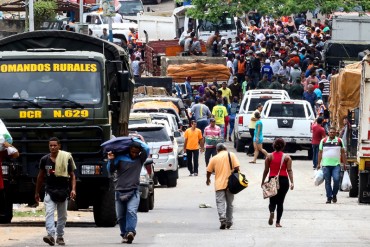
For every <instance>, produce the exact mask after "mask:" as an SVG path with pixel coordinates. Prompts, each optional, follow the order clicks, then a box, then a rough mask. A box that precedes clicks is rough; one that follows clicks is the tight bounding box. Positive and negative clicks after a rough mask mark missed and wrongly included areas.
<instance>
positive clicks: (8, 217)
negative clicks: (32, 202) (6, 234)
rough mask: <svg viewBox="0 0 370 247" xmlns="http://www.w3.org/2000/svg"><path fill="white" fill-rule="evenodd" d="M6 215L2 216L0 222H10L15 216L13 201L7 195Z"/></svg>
mask: <svg viewBox="0 0 370 247" xmlns="http://www.w3.org/2000/svg"><path fill="white" fill-rule="evenodd" d="M4 210H5V212H4V216H0V224H9V223H10V222H11V221H12V218H13V202H12V201H11V200H7V198H6V196H5V207H4Z"/></svg>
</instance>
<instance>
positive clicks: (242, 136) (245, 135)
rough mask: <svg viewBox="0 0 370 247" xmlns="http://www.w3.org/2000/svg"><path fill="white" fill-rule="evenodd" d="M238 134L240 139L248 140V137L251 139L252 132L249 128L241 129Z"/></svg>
mask: <svg viewBox="0 0 370 247" xmlns="http://www.w3.org/2000/svg"><path fill="white" fill-rule="evenodd" d="M237 136H238V139H240V140H248V139H251V134H250V133H249V130H247V131H244V130H243V131H240V132H237Z"/></svg>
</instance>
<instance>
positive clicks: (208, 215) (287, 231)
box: [0, 143, 370, 247]
mask: <svg viewBox="0 0 370 247" xmlns="http://www.w3.org/2000/svg"><path fill="white" fill-rule="evenodd" d="M228 146H229V149H230V150H231V151H233V148H232V146H231V143H229V144H228ZM237 156H238V157H239V159H240V162H241V170H242V171H243V172H244V173H245V174H246V175H247V178H248V180H249V187H248V188H247V189H246V190H244V191H242V192H241V193H240V194H238V195H236V196H235V201H234V226H233V227H232V228H231V229H230V230H219V229H218V228H219V222H218V215H217V211H216V203H215V195H214V191H213V184H212V185H211V186H206V184H205V174H206V172H205V164H204V154H202V155H201V156H200V161H201V162H200V167H201V168H200V174H199V176H198V177H189V176H188V171H187V169H186V168H182V169H180V178H179V180H178V186H177V187H176V188H166V187H156V188H155V208H154V210H152V211H150V212H149V213H139V214H138V217H139V222H138V227H137V236H136V238H135V240H134V245H135V246H153V247H156V246H158V247H166V246H171V247H172V246H202V247H203V246H222V247H225V246H228V247H229V246H243V247H246V246H294V247H295V246H315V247H317V246H325V247H328V246H369V245H370V230H369V229H370V228H369V223H370V210H369V209H370V206H369V205H366V204H362V205H359V204H358V203H357V199H356V198H349V197H348V193H346V192H340V193H339V195H338V203H336V204H330V205H327V204H325V201H326V198H325V189H324V186H323V185H321V186H319V187H316V186H314V184H313V180H312V176H313V169H312V163H311V161H307V160H302V159H301V157H302V156H299V157H298V159H297V158H296V159H295V160H294V162H293V171H294V180H295V189H294V190H293V191H289V192H288V194H287V197H286V202H285V205H284V215H283V218H282V220H281V224H282V225H283V227H282V228H276V227H274V226H269V225H268V224H267V220H268V215H269V213H268V209H267V207H268V200H264V199H262V191H261V188H260V183H261V176H262V171H263V166H264V165H263V160H258V161H257V164H249V163H248V161H250V160H251V158H250V157H247V156H246V155H245V154H244V153H238V154H237ZM212 180H213V179H212ZM212 182H213V181H212ZM202 203H206V204H210V205H211V208H199V204H202ZM83 213H84V214H83V215H84V216H83V217H81V218H78V220H77V221H76V219H75V218H72V217H75V216H71V218H70V221H69V222H68V223H67V227H66V229H65V240H66V243H67V245H68V246H89V247H93V246H118V245H119V244H120V240H121V239H120V236H119V229H118V226H116V227H114V228H97V227H95V226H94V224H93V223H92V222H93V218H92V217H93V216H92V213H91V212H83ZM16 221H17V222H18V223H16V224H15V225H14V224H13V225H8V226H5V227H4V226H2V227H1V228H0V246H22V247H23V246H45V244H44V243H43V241H42V237H43V236H44V234H45V229H44V226H43V221H42V219H33V220H32V219H31V220H28V221H26V222H23V221H22V220H21V219H16ZM71 221H73V222H71ZM35 222H36V223H35ZM37 222H38V223H37ZM8 235H9V236H10V237H7V236H8Z"/></svg>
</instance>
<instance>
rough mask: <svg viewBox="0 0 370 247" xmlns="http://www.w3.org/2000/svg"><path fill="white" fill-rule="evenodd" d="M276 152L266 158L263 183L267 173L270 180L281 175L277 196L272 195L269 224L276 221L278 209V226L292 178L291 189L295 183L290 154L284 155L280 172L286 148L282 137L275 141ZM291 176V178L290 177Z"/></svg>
mask: <svg viewBox="0 0 370 247" xmlns="http://www.w3.org/2000/svg"><path fill="white" fill-rule="evenodd" d="M273 148H274V150H275V151H274V152H272V153H271V154H268V155H267V157H266V160H265V170H264V171H263V176H262V183H261V186H262V184H263V183H264V182H265V179H266V177H267V174H269V180H270V179H271V178H272V177H275V176H277V175H279V185H280V188H279V190H278V193H277V195H276V196H273V197H270V204H269V210H270V217H269V220H268V223H269V225H272V224H273V221H274V212H275V209H276V212H277V218H276V227H281V225H280V219H281V216H282V215H283V204H284V199H285V195H286V193H287V192H288V190H289V180H290V189H291V190H292V189H293V188H294V184H293V170H292V159H291V158H290V156H289V155H285V156H284V161H283V164H282V165H281V170H280V174H279V169H280V164H281V159H282V158H283V155H284V153H283V150H284V148H285V141H284V140H283V139H281V138H278V139H276V140H275V141H274V143H273ZM288 176H289V179H288Z"/></svg>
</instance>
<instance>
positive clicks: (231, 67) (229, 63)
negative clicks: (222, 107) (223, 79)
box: [226, 55, 235, 85]
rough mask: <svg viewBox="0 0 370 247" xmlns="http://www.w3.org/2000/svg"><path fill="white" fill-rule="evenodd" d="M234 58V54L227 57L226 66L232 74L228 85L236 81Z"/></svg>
mask: <svg viewBox="0 0 370 247" xmlns="http://www.w3.org/2000/svg"><path fill="white" fill-rule="evenodd" d="M233 60H234V57H233V55H229V56H228V58H227V63H226V67H227V68H228V69H229V71H230V73H231V75H230V78H229V81H228V83H227V84H228V85H230V84H232V83H233V82H234V79H233V78H234V73H235V71H234V64H233Z"/></svg>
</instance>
